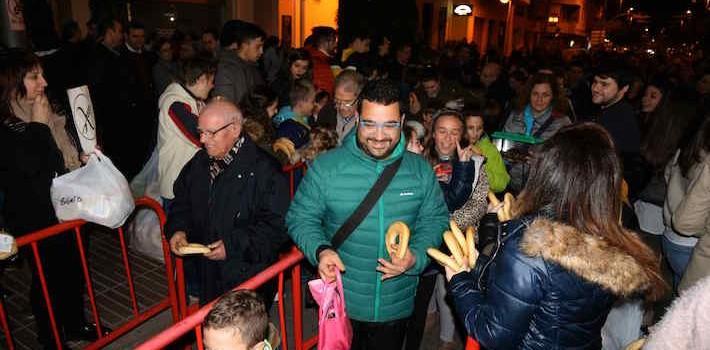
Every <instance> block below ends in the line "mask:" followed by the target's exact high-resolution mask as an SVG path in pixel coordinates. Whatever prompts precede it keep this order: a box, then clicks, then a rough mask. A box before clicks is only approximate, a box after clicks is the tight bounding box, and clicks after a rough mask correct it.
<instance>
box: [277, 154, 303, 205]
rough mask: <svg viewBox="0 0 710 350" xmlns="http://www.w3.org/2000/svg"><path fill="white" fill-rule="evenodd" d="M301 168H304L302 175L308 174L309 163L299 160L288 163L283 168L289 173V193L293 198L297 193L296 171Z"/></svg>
mask: <svg viewBox="0 0 710 350" xmlns="http://www.w3.org/2000/svg"><path fill="white" fill-rule="evenodd" d="M299 169H302V170H303V174H302V175H301V176H303V175H305V174H306V170H307V169H308V165H306V163H304V162H298V163H296V164H292V165H286V166H284V167H283V169H282V171H283V172H285V173H288V185H289V195H290V196H291V199H293V196H294V195H296V171H297V170H299Z"/></svg>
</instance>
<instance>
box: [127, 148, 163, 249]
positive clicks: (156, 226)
mask: <svg viewBox="0 0 710 350" xmlns="http://www.w3.org/2000/svg"><path fill="white" fill-rule="evenodd" d="M131 191H133V195H134V196H136V197H142V196H147V197H150V198H153V199H155V200H156V201H158V202H160V200H161V199H160V182H159V181H158V152H157V150H156V151H154V152H153V154H152V155H151V156H150V159H149V160H148V163H146V164H145V166H144V167H143V170H141V172H140V173H138V175H136V177H134V178H133V180H132V181H131ZM126 233H127V234H128V237H129V238H128V242H129V246H130V248H131V249H133V250H134V251H137V252H139V253H141V254H143V255H146V256H149V257H151V258H153V259H155V260H158V261H160V262H163V261H164V260H165V259H164V257H163V242H162V240H161V238H162V237H161V232H160V221H159V220H158V216H157V215H156V214H155V212H154V211H153V210H152V209H146V208H141V209H138V210H137V211H136V215H134V216H133V218H132V219H131V221H129V223H128V226H127V227H126Z"/></svg>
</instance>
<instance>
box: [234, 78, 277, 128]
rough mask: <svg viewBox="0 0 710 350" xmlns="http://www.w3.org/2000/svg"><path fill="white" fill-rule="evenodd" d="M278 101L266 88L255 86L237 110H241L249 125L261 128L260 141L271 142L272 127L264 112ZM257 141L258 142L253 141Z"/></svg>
mask: <svg viewBox="0 0 710 350" xmlns="http://www.w3.org/2000/svg"><path fill="white" fill-rule="evenodd" d="M277 100H278V96H276V94H275V93H274V92H273V91H271V89H269V88H268V87H266V86H257V87H255V88H254V90H253V91H252V92H251V93H250V94H249V95H247V96H244V98H243V99H242V101H241V103H239V108H240V109H241V110H242V114H243V115H244V118H246V120H247V122H249V123H252V122H254V123H257V124H259V125H260V126H261V127H262V128H263V132H264V134H263V135H262V137H261V138H260V140H263V141H266V142H271V139H272V137H273V134H274V127H273V124H272V123H271V118H270V117H269V115H268V113H267V112H266V108H267V107H269V106H270V105H272V104H273V103H274V102H276V101H277ZM254 141H257V142H258V141H259V140H254Z"/></svg>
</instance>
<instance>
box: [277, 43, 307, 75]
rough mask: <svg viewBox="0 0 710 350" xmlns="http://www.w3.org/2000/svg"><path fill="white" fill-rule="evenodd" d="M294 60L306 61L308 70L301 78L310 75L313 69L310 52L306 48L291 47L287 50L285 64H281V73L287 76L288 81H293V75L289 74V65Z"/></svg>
mask: <svg viewBox="0 0 710 350" xmlns="http://www.w3.org/2000/svg"><path fill="white" fill-rule="evenodd" d="M296 61H308V71H306V74H305V75H304V76H303V77H301V78H306V77H310V75H311V72H312V71H313V61H312V60H311V54H310V53H308V51H307V50H306V49H293V50H290V51H289V52H288V55H287V56H286V64H284V65H281V73H280V74H282V75H284V76H285V77H287V78H288V81H290V82H291V83H293V81H294V80H293V77H292V76H291V65H293V63H294V62H296Z"/></svg>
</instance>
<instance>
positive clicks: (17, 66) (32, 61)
mask: <svg viewBox="0 0 710 350" xmlns="http://www.w3.org/2000/svg"><path fill="white" fill-rule="evenodd" d="M40 66H41V64H40V61H39V58H38V57H37V56H36V55H35V54H34V53H32V52H31V51H25V50H20V49H8V50H7V51H6V52H3V53H2V54H0V122H2V121H4V120H5V119H7V118H10V117H12V116H13V113H12V107H11V106H10V103H11V102H12V100H13V99H14V100H15V101H19V100H20V99H21V98H24V97H25V96H27V89H26V88H25V83H24V79H25V76H26V75H27V74H28V73H30V72H31V71H32V70H33V69H35V68H37V67H40Z"/></svg>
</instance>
